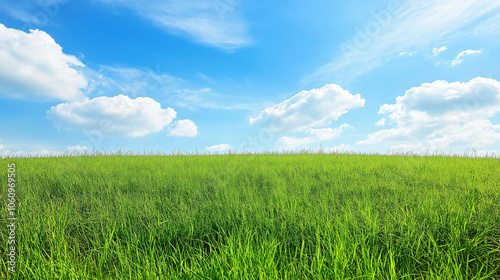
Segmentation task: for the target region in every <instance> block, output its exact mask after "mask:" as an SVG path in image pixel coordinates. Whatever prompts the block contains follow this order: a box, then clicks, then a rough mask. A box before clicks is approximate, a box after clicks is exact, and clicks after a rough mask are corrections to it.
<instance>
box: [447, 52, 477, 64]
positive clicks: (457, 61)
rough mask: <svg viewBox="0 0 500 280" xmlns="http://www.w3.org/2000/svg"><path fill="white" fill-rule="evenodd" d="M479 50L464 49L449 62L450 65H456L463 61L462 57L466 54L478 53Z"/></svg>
mask: <svg viewBox="0 0 500 280" xmlns="http://www.w3.org/2000/svg"><path fill="white" fill-rule="evenodd" d="M480 53H481V50H465V51H463V52H461V53H459V54H458V56H457V58H455V60H453V61H452V62H451V67H453V66H456V65H458V64H460V63H462V62H463V60H464V59H463V57H464V56H466V55H473V54H480Z"/></svg>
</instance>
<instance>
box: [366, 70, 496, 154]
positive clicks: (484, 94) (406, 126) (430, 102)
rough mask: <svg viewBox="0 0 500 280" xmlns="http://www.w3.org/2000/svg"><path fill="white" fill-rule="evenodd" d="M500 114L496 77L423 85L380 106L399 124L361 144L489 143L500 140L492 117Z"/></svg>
mask: <svg viewBox="0 0 500 280" xmlns="http://www.w3.org/2000/svg"><path fill="white" fill-rule="evenodd" d="M499 112H500V82H498V81H496V80H494V79H488V78H481V77H478V78H475V79H472V80H470V81H469V82H466V83H461V82H453V83H449V82H447V81H435V82H433V83H424V84H422V85H421V86H419V87H414V88H411V89H409V90H408V91H406V93H405V95H403V96H398V97H397V98H396V103H395V104H384V105H382V106H381V107H380V110H379V114H388V118H389V119H390V120H391V122H393V123H395V125H396V127H394V128H389V129H384V130H380V131H377V132H375V133H372V134H370V135H369V136H368V138H367V139H365V140H362V141H359V142H358V143H357V144H360V145H378V146H380V145H389V146H390V147H392V148H395V149H410V150H415V149H418V150H441V151H442V150H446V149H453V148H456V149H464V148H468V147H473V148H478V147H488V146H492V145H495V144H496V143H498V141H500V125H497V124H493V123H492V122H491V120H490V118H492V117H493V116H495V115H497V114H498V113H499Z"/></svg>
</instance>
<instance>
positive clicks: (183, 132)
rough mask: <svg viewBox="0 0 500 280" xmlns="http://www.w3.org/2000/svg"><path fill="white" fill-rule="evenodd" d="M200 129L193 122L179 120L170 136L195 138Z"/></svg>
mask: <svg viewBox="0 0 500 280" xmlns="http://www.w3.org/2000/svg"><path fill="white" fill-rule="evenodd" d="M197 134H198V127H197V126H196V124H195V123H194V122H193V121H192V120H178V121H176V122H175V126H174V128H172V130H170V133H169V134H168V135H170V136H175V137H195V136H196V135H197Z"/></svg>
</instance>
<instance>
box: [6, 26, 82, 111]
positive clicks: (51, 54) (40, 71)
mask: <svg viewBox="0 0 500 280" xmlns="http://www.w3.org/2000/svg"><path fill="white" fill-rule="evenodd" d="M84 66H85V65H84V64H83V63H82V62H81V61H80V60H78V59H77V58H76V57H75V56H72V55H68V54H65V53H64V52H63V51H62V47H61V46H60V45H58V44H57V43H56V42H55V41H54V39H53V38H52V37H51V36H50V35H49V34H47V33H45V32H43V31H40V30H30V33H25V32H23V31H20V30H16V29H12V28H7V27H5V26H4V25H3V24H0V95H4V96H7V97H11V98H23V99H29V100H41V101H47V100H63V101H76V100H82V99H84V98H85V95H84V93H83V92H82V89H84V88H86V87H87V80H86V79H85V77H84V76H83V75H82V74H81V73H80V72H79V71H78V70H77V69H79V68H81V67H84Z"/></svg>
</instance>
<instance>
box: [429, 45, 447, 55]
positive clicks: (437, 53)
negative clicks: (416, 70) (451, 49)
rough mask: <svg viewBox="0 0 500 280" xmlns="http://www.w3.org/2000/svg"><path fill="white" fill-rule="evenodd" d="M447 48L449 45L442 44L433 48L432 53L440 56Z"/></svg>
mask: <svg viewBox="0 0 500 280" xmlns="http://www.w3.org/2000/svg"><path fill="white" fill-rule="evenodd" d="M447 49H448V47H447V46H442V47H440V48H432V55H433V56H438V55H439V54H440V53H442V52H444V51H445V50H447Z"/></svg>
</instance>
